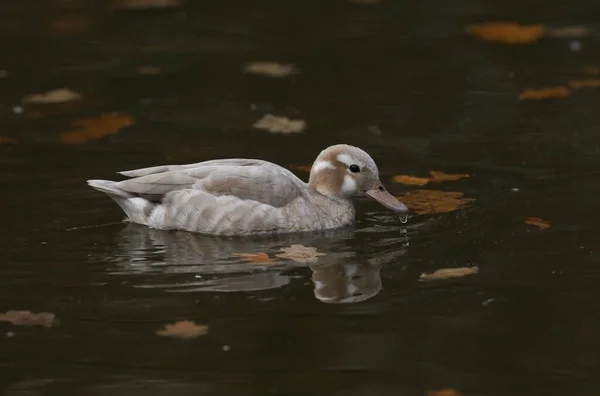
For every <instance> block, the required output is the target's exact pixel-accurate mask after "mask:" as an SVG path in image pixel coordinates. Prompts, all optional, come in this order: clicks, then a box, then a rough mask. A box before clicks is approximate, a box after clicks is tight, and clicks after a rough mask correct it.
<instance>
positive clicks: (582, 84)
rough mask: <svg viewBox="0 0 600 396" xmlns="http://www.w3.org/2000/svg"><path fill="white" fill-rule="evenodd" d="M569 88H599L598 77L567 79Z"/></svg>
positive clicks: (599, 81) (599, 80)
mask: <svg viewBox="0 0 600 396" xmlns="http://www.w3.org/2000/svg"><path fill="white" fill-rule="evenodd" d="M569 85H570V86H571V88H575V89H578V88H600V79H589V80H572V81H569Z"/></svg>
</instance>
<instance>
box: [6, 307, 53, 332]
mask: <svg viewBox="0 0 600 396" xmlns="http://www.w3.org/2000/svg"><path fill="white" fill-rule="evenodd" d="M0 322H9V323H12V324H14V325H15V326H27V327H29V326H43V327H48V328H50V327H53V326H57V325H58V324H59V321H58V320H57V319H56V315H54V314H53V313H51V312H39V313H33V312H30V311H7V312H6V313H2V314H0Z"/></svg>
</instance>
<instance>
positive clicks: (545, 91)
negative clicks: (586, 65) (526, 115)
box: [519, 86, 571, 99]
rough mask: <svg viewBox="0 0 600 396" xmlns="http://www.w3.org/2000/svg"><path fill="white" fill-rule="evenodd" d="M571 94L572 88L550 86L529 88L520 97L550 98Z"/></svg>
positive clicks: (564, 96)
mask: <svg viewBox="0 0 600 396" xmlns="http://www.w3.org/2000/svg"><path fill="white" fill-rule="evenodd" d="M570 94H571V90H570V89H569V88H567V87H564V86H557V87H549V88H527V89H524V90H523V91H522V92H521V94H520V95H519V99H549V98H566V97H567V96H569V95H570Z"/></svg>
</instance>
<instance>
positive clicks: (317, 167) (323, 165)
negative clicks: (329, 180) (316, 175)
mask: <svg viewBox="0 0 600 396" xmlns="http://www.w3.org/2000/svg"><path fill="white" fill-rule="evenodd" d="M323 169H335V166H333V164H332V163H331V162H329V161H319V162H317V163H316V164H314V165H313V167H312V169H311V172H320V171H322V170H323Z"/></svg>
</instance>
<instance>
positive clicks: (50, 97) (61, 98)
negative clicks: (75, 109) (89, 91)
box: [22, 88, 81, 104]
mask: <svg viewBox="0 0 600 396" xmlns="http://www.w3.org/2000/svg"><path fill="white" fill-rule="evenodd" d="M79 99H81V95H80V94H78V93H77V92H73V91H71V90H70V89H66V88H60V89H54V90H52V91H48V92H44V93H37V94H32V95H29V96H26V97H24V98H23V100H22V102H23V103H36V104H37V103H44V104H48V103H64V102H70V101H73V100H79Z"/></svg>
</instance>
